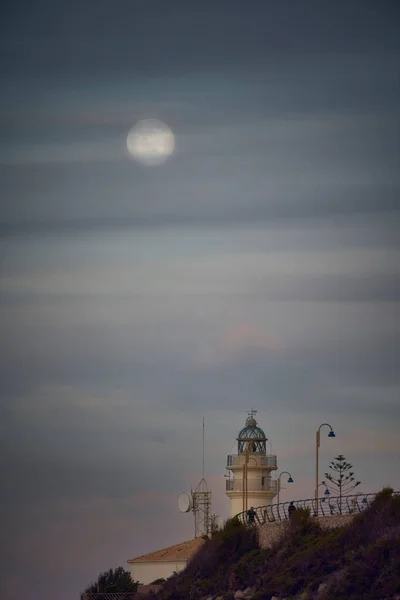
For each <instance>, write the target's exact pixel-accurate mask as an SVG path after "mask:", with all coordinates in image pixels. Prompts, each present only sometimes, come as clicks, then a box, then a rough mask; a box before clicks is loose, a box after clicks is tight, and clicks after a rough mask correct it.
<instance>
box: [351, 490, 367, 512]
mask: <svg viewBox="0 0 400 600" xmlns="http://www.w3.org/2000/svg"><path fill="white" fill-rule="evenodd" d="M358 496H364V498H363V499H362V500H361V504H364V506H363V507H362V508H367V506H368V500H367V498H366V496H367V495H366V494H365V493H364V492H358V494H356V497H355V498H354V499H353V509H355V507H356V505H357V508H358ZM365 505H366V506H365Z"/></svg>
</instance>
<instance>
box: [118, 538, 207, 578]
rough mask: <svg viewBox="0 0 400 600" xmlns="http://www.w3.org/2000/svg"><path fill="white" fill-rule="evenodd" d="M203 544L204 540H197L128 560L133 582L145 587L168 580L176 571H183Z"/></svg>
mask: <svg viewBox="0 0 400 600" xmlns="http://www.w3.org/2000/svg"><path fill="white" fill-rule="evenodd" d="M203 544H204V539H203V538H195V539H194V540H190V541H188V542H183V543H181V544H176V545H175V546H170V547H169V548H164V549H163V550H157V551H156V552H151V553H150V554H144V555H143V556H138V557H137V558H131V559H130V560H128V565H129V568H130V572H131V577H132V579H133V581H139V583H141V584H143V585H147V584H149V583H153V581H156V580H157V579H161V578H163V579H168V577H170V576H171V575H173V573H174V571H175V572H176V573H178V572H179V571H182V570H183V569H184V568H185V567H186V565H187V563H188V561H189V560H190V559H191V558H192V557H193V556H194V555H195V554H196V552H197V551H198V550H199V548H200V547H201V546H202V545H203Z"/></svg>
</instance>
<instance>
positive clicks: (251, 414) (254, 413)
mask: <svg viewBox="0 0 400 600" xmlns="http://www.w3.org/2000/svg"><path fill="white" fill-rule="evenodd" d="M247 414H248V415H249V417H252V418H253V417H255V416H256V414H257V411H256V410H255V409H254V408H251V409H250V410H248V411H247Z"/></svg>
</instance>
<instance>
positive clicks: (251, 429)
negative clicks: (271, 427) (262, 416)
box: [237, 414, 268, 454]
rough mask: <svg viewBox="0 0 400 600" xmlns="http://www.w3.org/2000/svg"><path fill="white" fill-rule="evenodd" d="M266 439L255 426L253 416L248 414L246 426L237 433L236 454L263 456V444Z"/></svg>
mask: <svg viewBox="0 0 400 600" xmlns="http://www.w3.org/2000/svg"><path fill="white" fill-rule="evenodd" d="M267 439H268V438H267V437H266V435H265V433H264V431H263V430H262V429H261V427H258V426H257V421H256V420H255V418H254V415H253V414H250V415H249V416H248V417H247V419H246V424H245V426H244V427H243V429H241V430H240V431H239V435H238V438H237V441H238V452H239V454H240V453H242V452H246V451H249V452H257V453H259V454H265V442H266V441H267Z"/></svg>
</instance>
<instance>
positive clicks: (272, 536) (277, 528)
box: [258, 515, 354, 549]
mask: <svg viewBox="0 0 400 600" xmlns="http://www.w3.org/2000/svg"><path fill="white" fill-rule="evenodd" d="M353 518H354V515H333V516H329V517H317V520H318V522H319V523H320V525H321V527H322V528H323V529H333V528H334V527H342V526H343V525H347V523H350V521H351V520H352V519H353ZM287 524H288V521H275V523H266V524H265V525H260V526H259V527H258V542H259V544H260V548H262V549H265V548H271V546H273V545H274V544H275V543H276V542H278V541H279V540H280V539H281V537H282V536H283V535H284V533H285V527H286V526H287Z"/></svg>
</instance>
